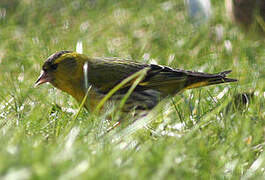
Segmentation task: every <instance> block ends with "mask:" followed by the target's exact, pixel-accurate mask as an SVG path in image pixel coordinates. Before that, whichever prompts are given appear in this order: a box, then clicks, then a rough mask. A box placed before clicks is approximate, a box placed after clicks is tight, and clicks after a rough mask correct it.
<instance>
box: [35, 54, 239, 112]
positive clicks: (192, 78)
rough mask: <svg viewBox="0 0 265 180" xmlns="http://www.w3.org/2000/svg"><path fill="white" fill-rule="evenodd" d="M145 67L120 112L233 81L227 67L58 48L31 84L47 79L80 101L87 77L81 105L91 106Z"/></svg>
mask: <svg viewBox="0 0 265 180" xmlns="http://www.w3.org/2000/svg"><path fill="white" fill-rule="evenodd" d="M85 64H86V65H87V74H86V75H85V76H86V77H84V68H83V67H84V65H85ZM145 68H146V69H147V72H146V75H145V77H144V78H143V79H142V80H141V81H140V82H139V83H138V84H137V86H136V88H135V89H134V90H133V92H132V93H131V95H130V96H129V98H128V99H127V101H126V103H125V105H124V106H123V109H122V110H123V111H124V112H127V111H130V110H132V109H134V110H150V109H152V108H154V107H155V106H156V105H157V104H158V102H159V101H160V100H162V99H163V98H166V97H168V96H173V95H175V94H177V93H179V92H182V91H183V90H186V89H191V88H197V87H202V86H208V85H213V84H220V83H228V82H235V81H237V80H236V79H230V78H226V74H228V73H230V72H231V71H230V70H229V71H224V72H221V73H217V74H207V73H201V72H192V71H185V70H180V69H173V68H170V67H167V66H161V65H155V64H144V63H137V62H133V61H128V60H121V59H117V58H89V57H87V56H86V55H84V54H79V53H77V52H73V51H59V52H56V53H54V54H52V55H51V56H50V57H48V59H47V60H46V61H45V62H44V64H43V66H42V72H41V75H40V77H39V78H38V80H37V81H36V83H35V86H38V85H40V84H43V83H47V82H49V83H51V84H52V85H53V86H55V87H56V88H58V89H60V90H62V91H64V92H66V93H68V94H70V95H71V96H73V97H74V98H75V99H76V100H77V101H78V102H79V103H80V102H82V100H83V98H84V96H85V94H86V91H87V86H86V83H85V82H86V81H87V82H88V84H89V86H91V89H90V91H89V94H88V103H87V104H85V107H86V108H89V109H90V110H91V109H92V110H93V108H95V107H96V106H97V104H98V103H99V102H100V100H101V99H102V98H103V97H104V96H105V95H106V94H107V93H108V92H109V91H110V90H111V89H113V88H114V87H115V86H116V85H117V84H119V83H120V82H121V81H122V80H124V79H125V78H127V77H129V76H131V75H133V74H134V73H136V72H139V71H140V70H143V69H145ZM134 80H135V79H134ZM134 80H133V81H134ZM133 81H132V82H129V83H127V84H125V85H124V86H123V87H122V88H120V89H119V90H118V91H117V92H116V93H115V94H114V95H113V96H112V97H111V98H110V101H114V102H119V100H121V99H122V98H123V97H124V95H125V94H126V92H127V91H128V90H129V89H130V87H131V86H132V84H133Z"/></svg>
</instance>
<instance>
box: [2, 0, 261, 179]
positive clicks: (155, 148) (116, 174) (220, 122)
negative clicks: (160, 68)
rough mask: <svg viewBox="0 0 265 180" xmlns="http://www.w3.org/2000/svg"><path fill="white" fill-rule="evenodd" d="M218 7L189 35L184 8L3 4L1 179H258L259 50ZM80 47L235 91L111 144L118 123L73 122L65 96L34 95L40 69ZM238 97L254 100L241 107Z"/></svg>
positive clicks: (126, 128)
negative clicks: (223, 75)
mask: <svg viewBox="0 0 265 180" xmlns="http://www.w3.org/2000/svg"><path fill="white" fill-rule="evenodd" d="M165 3H168V4H165ZM165 5H166V6H168V7H169V8H168V9H165V8H163V7H165ZM213 8H214V13H213V16H212V19H211V20H210V21H209V23H208V24H207V25H205V26H201V27H194V26H193V25H192V24H191V23H190V21H189V19H188V17H187V13H186V10H185V6H184V4H183V1H182V0H176V1H173V0H172V1H151V0H148V1H144V2H143V1H141V0H135V1H129V0H124V1H116V0H115V1H101V0H90V1H85V0H84V1H81V0H76V1H70V0H64V1H63V0H62V1H53V0H46V1H31V0H23V1H21V0H1V2H0V12H1V13H0V144H1V145H0V162H1V163H0V179H19V178H20V179H75V178H76V179H90V178H91V179H99V178H100V179H240V178H246V179H248V178H250V179H262V177H264V176H265V170H264V167H265V154H264V148H265V111H264V109H265V101H264V98H265V97H264V96H265V94H264V90H265V86H264V82H265V81H264V80H265V68H264V67H265V60H264V59H265V46H264V45H265V43H264V40H262V38H259V39H257V38H250V37H249V36H248V35H246V34H245V33H244V32H242V31H241V30H240V29H239V28H238V27H237V26H235V25H234V24H232V23H231V22H230V21H228V19H227V17H226V16H225V9H224V6H223V4H222V1H220V2H219V1H214V3H213ZM216 29H219V30H220V29H221V30H222V31H223V34H222V36H221V37H217V35H216ZM77 42H82V44H83V53H84V54H87V55H89V56H91V57H95V56H100V57H113V56H116V57H120V58H129V59H133V60H135V61H139V62H153V61H156V62H157V63H159V64H163V65H169V66H171V67H176V68H183V69H188V70H200V71H204V72H219V71H223V70H228V69H232V70H233V73H232V74H231V75H230V77H234V78H238V79H239V82H238V83H233V84H232V83H231V84H224V85H218V86H211V87H205V88H201V89H194V90H189V91H186V92H184V93H183V94H181V95H177V96H175V97H172V98H169V99H167V100H165V101H163V102H161V104H159V105H158V106H157V107H156V108H155V109H154V110H153V111H152V112H150V113H149V114H148V116H146V117H144V118H141V119H139V120H138V121H135V123H131V122H132V119H125V120H124V122H123V123H122V124H121V126H119V127H117V128H115V129H114V130H112V131H110V132H109V133H106V131H107V129H108V128H110V127H111V126H112V125H113V124H114V123H115V122H116V121H117V119H114V120H113V121H110V122H109V121H106V118H105V117H106V116H107V113H106V114H102V115H100V116H94V115H93V113H88V112H86V111H85V110H83V111H81V112H80V114H79V116H78V117H77V119H76V120H75V119H74V116H75V113H77V110H78V107H79V106H78V104H77V102H76V101H75V100H74V99H73V98H72V97H70V96H68V95H67V94H64V93H62V92H60V91H59V90H56V89H54V88H53V87H52V86H51V85H43V86H41V87H39V88H37V89H34V88H33V85H34V82H35V81H36V79H37V77H38V75H39V72H40V69H41V65H42V63H43V61H44V60H45V58H47V57H48V56H49V55H50V54H52V53H54V52H55V51H59V50H64V49H66V50H75V49H76V45H77ZM225 44H228V45H229V44H231V45H232V50H231V49H229V48H227V46H225ZM245 92H254V97H253V99H252V100H251V101H250V103H249V105H248V106H246V107H238V108H236V106H235V104H234V103H232V102H234V97H235V95H236V94H238V93H245ZM109 113H110V114H112V113H113V112H109ZM74 120H75V121H74ZM73 121H74V123H73Z"/></svg>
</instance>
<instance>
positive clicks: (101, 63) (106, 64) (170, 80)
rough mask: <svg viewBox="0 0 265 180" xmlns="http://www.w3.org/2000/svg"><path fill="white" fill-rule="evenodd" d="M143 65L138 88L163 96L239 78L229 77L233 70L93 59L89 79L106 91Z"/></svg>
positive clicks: (129, 84) (125, 89)
mask: <svg viewBox="0 0 265 180" xmlns="http://www.w3.org/2000/svg"><path fill="white" fill-rule="evenodd" d="M144 68H149V69H148V71H147V74H146V76H145V78H144V79H143V80H142V81H141V82H140V83H139V84H138V86H137V87H136V89H135V91H143V90H147V89H153V90H156V91H159V92H160V93H162V96H167V95H169V94H175V93H177V92H179V91H182V90H184V89H191V88H196V87H201V86H207V85H212V84H219V83H226V82H234V81H236V80H235V79H229V78H226V74H228V73H230V72H231V71H224V72H221V73H218V74H208V73H201V72H192V71H185V70H180V69H172V68H170V67H167V66H161V65H154V64H142V63H137V62H133V61H126V60H119V59H95V60H93V62H92V63H90V65H89V70H88V81H89V82H90V83H91V84H92V85H94V86H96V87H97V88H98V89H99V90H100V91H101V92H103V93H107V92H108V91H109V90H111V89H112V88H113V87H114V86H115V85H117V84H118V83H120V82H121V81H122V80H124V79H125V78H127V77H129V76H130V75H132V74H134V73H136V72H138V71H140V70H142V69H144ZM132 83H133V81H131V82H129V83H127V84H126V85H125V86H123V88H122V89H121V90H120V92H126V91H127V90H128V88H129V87H130V86H131V85H132Z"/></svg>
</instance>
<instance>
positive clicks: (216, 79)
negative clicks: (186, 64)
mask: <svg viewBox="0 0 265 180" xmlns="http://www.w3.org/2000/svg"><path fill="white" fill-rule="evenodd" d="M230 72H231V70H228V71H224V72H220V73H218V74H207V73H199V72H190V71H189V72H187V75H188V79H187V81H186V84H185V86H184V87H185V88H184V89H192V88H197V87H202V86H209V85H214V84H221V83H228V82H236V81H237V80H236V79H231V78H227V77H226V75H227V74H229V73H230Z"/></svg>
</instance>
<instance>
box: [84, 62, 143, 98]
mask: <svg viewBox="0 0 265 180" xmlns="http://www.w3.org/2000/svg"><path fill="white" fill-rule="evenodd" d="M88 63H89V65H88V75H87V77H88V82H89V83H91V84H92V85H94V86H95V87H97V88H98V90H99V91H101V92H103V93H107V92H108V91H109V90H111V89H112V88H113V87H114V86H115V85H117V84H119V83H120V82H121V81H122V80H124V79H125V78H127V77H129V76H130V75H132V74H134V73H136V72H138V71H140V70H141V69H143V68H145V67H148V65H146V64H141V63H137V62H133V61H126V60H120V59H114V58H113V59H106V58H105V59H92V60H90V61H89V62H88ZM126 86H129V84H126Z"/></svg>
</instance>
